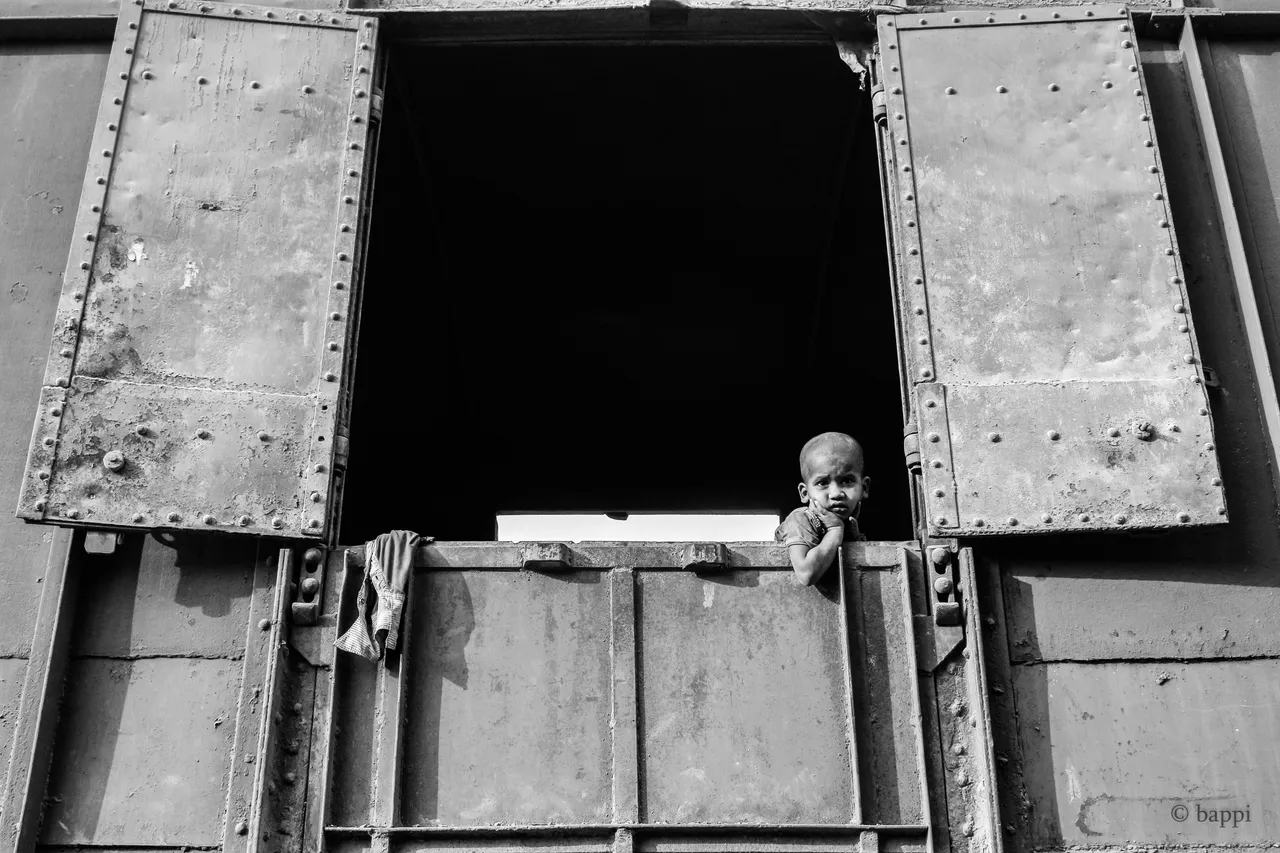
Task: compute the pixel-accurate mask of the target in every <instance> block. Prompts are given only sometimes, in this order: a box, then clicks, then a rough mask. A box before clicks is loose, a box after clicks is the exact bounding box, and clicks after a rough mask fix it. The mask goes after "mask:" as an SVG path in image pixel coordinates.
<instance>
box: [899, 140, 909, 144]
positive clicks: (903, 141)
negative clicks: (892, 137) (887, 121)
mask: <svg viewBox="0 0 1280 853" xmlns="http://www.w3.org/2000/svg"><path fill="white" fill-rule="evenodd" d="M898 144H899V145H906V144H907V140H905V139H899V140H898Z"/></svg>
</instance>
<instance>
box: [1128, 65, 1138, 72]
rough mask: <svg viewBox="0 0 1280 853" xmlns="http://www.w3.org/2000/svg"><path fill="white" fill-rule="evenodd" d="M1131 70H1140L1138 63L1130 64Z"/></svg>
mask: <svg viewBox="0 0 1280 853" xmlns="http://www.w3.org/2000/svg"><path fill="white" fill-rule="evenodd" d="M1129 70H1130V71H1137V70H1138V66H1136V65H1130V66H1129Z"/></svg>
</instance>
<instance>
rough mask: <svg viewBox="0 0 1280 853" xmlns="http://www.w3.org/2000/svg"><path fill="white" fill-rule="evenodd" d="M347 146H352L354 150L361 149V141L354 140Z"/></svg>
mask: <svg viewBox="0 0 1280 853" xmlns="http://www.w3.org/2000/svg"><path fill="white" fill-rule="evenodd" d="M347 147H348V148H350V149H351V150H352V151H359V150H360V143H359V142H353V143H351V144H350V145H348V146H347Z"/></svg>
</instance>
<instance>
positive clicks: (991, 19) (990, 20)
mask: <svg viewBox="0 0 1280 853" xmlns="http://www.w3.org/2000/svg"><path fill="white" fill-rule="evenodd" d="M995 22H996V19H995V18H993V17H991V16H990V15H988V16H987V23H988V24H994V23H995Z"/></svg>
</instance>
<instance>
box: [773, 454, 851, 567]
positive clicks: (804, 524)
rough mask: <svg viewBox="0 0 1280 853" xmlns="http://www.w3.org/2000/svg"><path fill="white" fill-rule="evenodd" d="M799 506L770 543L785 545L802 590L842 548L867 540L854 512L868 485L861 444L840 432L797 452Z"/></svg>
mask: <svg viewBox="0 0 1280 853" xmlns="http://www.w3.org/2000/svg"><path fill="white" fill-rule="evenodd" d="M800 476H801V478H803V482H802V483H800V501H801V502H802V503H804V504H806V506H802V507H800V508H799V509H797V510H795V511H793V512H792V513H791V514H790V515H788V516H787V517H786V519H785V520H784V521H783V522H782V524H780V525H778V529H777V530H776V531H774V534H773V538H774V540H775V541H777V542H781V543H783V544H784V545H786V546H787V552H788V553H789V555H790V557H791V567H792V568H793V569H795V571H796V575H797V576H798V577H799V578H800V580H801V581H802V582H803V583H804V584H805V585H806V586H812V585H813V584H815V583H817V582H818V581H819V580H820V579H821V578H822V576H823V574H824V573H825V572H826V571H827V569H828V568H830V566H831V565H832V563H834V562H835V556H836V552H837V551H838V550H839V548H840V544H841V543H842V542H844V541H845V540H846V539H848V540H849V541H851V542H856V541H859V540H862V539H866V537H865V536H863V535H862V534H861V533H860V532H859V531H858V511H859V509H860V508H861V505H862V500H863V498H865V497H867V492H868V488H869V486H870V485H871V480H870V478H868V477H864V476H862V445H860V444H858V442H856V441H854V440H853V439H852V438H851V437H849V436H847V435H845V434H844V433H842V432H824V433H823V434H822V435H819V436H815V437H813V438H811V439H809V441H808V442H807V443H806V444H805V446H804V449H802V450H801V451H800Z"/></svg>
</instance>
